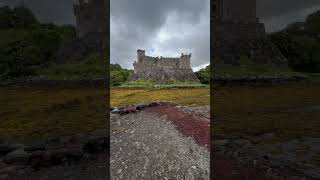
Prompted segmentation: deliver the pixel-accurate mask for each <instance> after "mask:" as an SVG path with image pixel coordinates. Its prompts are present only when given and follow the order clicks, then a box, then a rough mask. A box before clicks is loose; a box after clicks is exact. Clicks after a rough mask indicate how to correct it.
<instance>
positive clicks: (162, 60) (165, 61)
mask: <svg viewBox="0 0 320 180" xmlns="http://www.w3.org/2000/svg"><path fill="white" fill-rule="evenodd" d="M190 62H191V54H183V53H182V54H181V56H180V57H178V58H172V57H170V58H168V57H162V56H161V57H151V56H146V55H145V51H144V50H141V49H138V50H137V61H135V62H134V63H133V67H134V74H133V75H132V77H131V80H138V79H144V80H154V81H158V82H168V81H196V82H198V81H199V79H198V78H197V76H196V75H195V74H194V73H193V71H192V69H191V65H190Z"/></svg>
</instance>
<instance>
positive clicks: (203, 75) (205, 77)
mask: <svg viewBox="0 0 320 180" xmlns="http://www.w3.org/2000/svg"><path fill="white" fill-rule="evenodd" d="M195 75H196V76H197V77H198V79H199V80H200V82H201V83H202V84H209V81H210V65H208V66H207V67H205V68H203V69H200V70H199V71H198V72H195Z"/></svg>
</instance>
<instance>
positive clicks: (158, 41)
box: [111, 0, 210, 67]
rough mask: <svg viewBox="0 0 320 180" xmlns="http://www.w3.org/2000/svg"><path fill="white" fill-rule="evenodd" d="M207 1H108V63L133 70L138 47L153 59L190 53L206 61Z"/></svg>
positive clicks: (197, 60)
mask: <svg viewBox="0 0 320 180" xmlns="http://www.w3.org/2000/svg"><path fill="white" fill-rule="evenodd" d="M209 16H210V12H209V0H199V1H194V0H184V1H181V0H162V1H150V0H135V1H132V0H111V61H112V62H117V63H120V64H121V65H123V66H125V67H132V63H133V61H134V60H135V58H136V50H137V49H138V48H142V49H146V53H147V54H149V55H153V56H161V55H162V56H179V55H180V53H182V52H183V53H192V54H193V56H192V63H193V66H198V65H201V64H204V63H208V62H209V49H210V44H209V43H210V42H209V39H210V38H209V37H210V34H209V32H210V30H209V27H210V20H209Z"/></svg>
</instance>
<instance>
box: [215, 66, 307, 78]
mask: <svg viewBox="0 0 320 180" xmlns="http://www.w3.org/2000/svg"><path fill="white" fill-rule="evenodd" d="M301 74H302V73H299V72H296V71H293V70H292V69H290V68H289V67H288V66H285V65H272V64H264V65H262V64H250V63H246V64H242V65H239V66H233V65H229V64H216V65H215V66H214V75H215V76H223V77H230V78H231V77H236V78H240V77H252V76H253V77H256V76H272V77H282V78H286V77H292V76H296V75H301Z"/></svg>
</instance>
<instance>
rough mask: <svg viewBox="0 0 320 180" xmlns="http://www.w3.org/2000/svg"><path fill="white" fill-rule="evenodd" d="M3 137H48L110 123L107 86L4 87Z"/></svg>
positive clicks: (0, 127)
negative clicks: (108, 120)
mask: <svg viewBox="0 0 320 180" xmlns="http://www.w3.org/2000/svg"><path fill="white" fill-rule="evenodd" d="M0 93H1V96H0V109H1V112H0V116H1V122H0V137H40V136H41V137H43V136H44V137H47V136H57V135H70V134H74V133H86V132H91V131H94V130H96V129H101V128H106V127H108V123H107V118H106V110H105V106H106V104H105V101H104V98H105V89H104V88H68V89H66V88H18V87H8V88H3V87H1V88H0Z"/></svg>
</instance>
